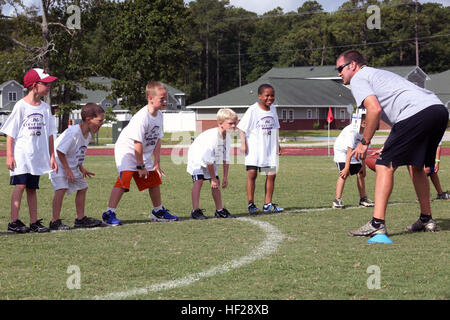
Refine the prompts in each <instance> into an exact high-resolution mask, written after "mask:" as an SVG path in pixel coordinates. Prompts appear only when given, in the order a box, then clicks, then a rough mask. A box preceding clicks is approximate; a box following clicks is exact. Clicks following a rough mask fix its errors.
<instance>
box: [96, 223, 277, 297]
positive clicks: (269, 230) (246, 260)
mask: <svg viewBox="0 0 450 320" xmlns="http://www.w3.org/2000/svg"><path fill="white" fill-rule="evenodd" d="M237 220H239V221H245V222H249V223H252V224H254V225H256V226H257V227H259V228H260V229H261V230H262V231H264V232H265V233H266V235H267V236H266V238H265V239H264V241H263V242H261V243H260V244H259V246H258V247H256V248H255V249H254V250H253V251H252V252H250V254H248V255H246V256H243V257H241V258H238V259H234V260H231V261H229V262H226V263H225V264H222V265H218V266H214V267H212V268H210V269H207V270H204V271H200V272H198V273H193V274H188V275H186V276H184V277H182V278H179V279H176V280H171V281H166V282H162V283H158V284H153V285H150V286H147V287H144V288H134V289H131V290H128V291H119V292H112V293H109V294H107V295H104V296H94V297H93V298H92V299H97V300H117V299H125V298H129V297H132V296H136V295H145V294H148V293H150V292H158V291H163V290H170V289H174V288H178V287H185V286H188V285H190V284H192V283H194V282H196V281H199V280H201V279H204V278H210V277H213V276H216V275H220V274H224V273H227V272H229V271H231V270H233V269H237V268H240V267H243V266H245V265H248V264H250V263H252V262H254V261H256V260H258V259H261V258H262V257H264V256H267V255H270V254H272V253H274V252H275V251H276V250H277V249H278V247H279V245H280V244H281V242H282V241H283V239H284V235H283V234H282V233H281V232H280V231H279V230H278V229H277V228H275V227H274V226H273V225H271V224H270V223H268V222H263V221H258V220H253V219H249V218H238V219H237Z"/></svg>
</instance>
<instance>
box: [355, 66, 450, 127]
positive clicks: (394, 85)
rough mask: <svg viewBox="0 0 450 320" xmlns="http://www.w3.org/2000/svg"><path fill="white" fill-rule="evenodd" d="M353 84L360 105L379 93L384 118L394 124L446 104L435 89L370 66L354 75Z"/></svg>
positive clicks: (357, 102) (378, 97) (382, 117)
mask: <svg viewBox="0 0 450 320" xmlns="http://www.w3.org/2000/svg"><path fill="white" fill-rule="evenodd" d="M350 86H351V90H352V94H353V97H354V98H355V100H356V105H357V106H361V105H362V103H363V101H364V99H365V98H367V97H368V96H370V95H375V96H376V97H377V99H378V102H379V103H380V105H381V108H382V113H381V119H382V120H383V121H384V122H386V123H387V124H389V125H391V126H392V125H394V124H395V123H397V122H399V121H402V120H405V119H407V118H409V117H411V116H413V115H415V114H416V113H418V112H420V111H422V110H423V109H425V108H427V107H429V106H432V105H435V104H442V102H441V100H439V98H438V97H437V96H436V95H435V94H434V93H433V92H431V91H429V90H426V89H423V88H421V87H418V86H416V85H415V84H414V83H412V82H410V81H408V80H406V79H405V78H402V77H401V76H399V75H397V74H395V73H392V72H389V71H385V70H380V69H376V68H371V67H366V66H365V67H363V68H362V69H360V70H359V71H358V72H357V73H356V74H355V75H354V76H353V78H352V79H351V81H350Z"/></svg>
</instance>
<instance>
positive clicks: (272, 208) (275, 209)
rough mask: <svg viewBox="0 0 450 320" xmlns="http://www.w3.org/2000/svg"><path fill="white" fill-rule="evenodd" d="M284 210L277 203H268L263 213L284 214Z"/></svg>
mask: <svg viewBox="0 0 450 320" xmlns="http://www.w3.org/2000/svg"><path fill="white" fill-rule="evenodd" d="M283 210H284V209H283V208H280V207H279V206H278V205H277V204H275V203H268V204H265V205H264V206H263V212H264V213H280V212H282V211H283Z"/></svg>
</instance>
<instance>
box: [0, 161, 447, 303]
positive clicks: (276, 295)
mask: <svg viewBox="0 0 450 320" xmlns="http://www.w3.org/2000/svg"><path fill="white" fill-rule="evenodd" d="M85 167H86V168H87V169H88V170H90V171H93V172H95V173H96V176H95V177H93V178H92V179H90V180H89V181H88V182H89V186H90V187H89V191H88V195H87V205H86V213H87V215H88V216H92V217H96V218H100V217H101V213H102V212H103V211H104V209H105V208H106V205H107V201H108V198H109V194H110V191H111V188H112V185H113V183H114V180H115V177H116V171H115V170H116V169H115V164H114V159H113V157H103V156H90V157H87V159H86V161H85ZM162 168H163V170H165V172H166V175H167V176H166V177H165V178H164V180H163V185H162V195H163V203H164V205H165V206H166V207H167V208H169V209H170V210H171V212H172V213H173V214H176V215H178V216H179V217H180V221H179V222H174V223H156V222H149V219H148V215H149V213H150V210H151V205H150V200H149V197H148V193H147V192H138V191H137V189H136V187H135V186H134V185H133V186H132V190H131V192H130V193H128V194H125V195H124V197H123V199H122V201H121V203H120V205H119V208H118V217H119V218H120V219H122V221H123V223H124V224H123V226H120V227H103V228H97V229H92V230H70V231H65V232H53V233H49V234H25V235H15V234H6V229H7V223H8V222H9V206H10V196H11V190H12V187H11V186H9V184H8V181H9V176H8V171H7V170H6V168H5V167H4V168H3V169H2V170H1V171H0V180H1V181H3V188H2V190H3V192H2V193H1V194H0V199H1V201H0V205H1V210H0V233H1V236H0V257H1V260H0V299H1V300H5V299H21V300H22V299H58V300H59V299H69V300H72V299H93V298H96V297H106V298H108V297H110V298H114V299H116V298H120V297H124V298H126V299H151V300H160V299H163V300H171V299H176V300H185V299H193V300H197V299H201V300H222V299H226V300H229V299H231V300H232V299H238V300H248V299H251V300H253V299H262V300H303V299H314V300H322V299H333V300H334V299H339V300H341V299H342V300H349V299H356V300H365V299H388V300H391V299H442V300H447V299H449V298H450V284H449V283H450V282H449V273H448V258H449V250H448V244H449V241H450V231H449V230H450V201H433V202H432V209H433V216H434V218H435V220H436V221H437V223H438V226H439V227H440V229H441V230H440V231H439V232H436V233H417V234H410V233H406V232H404V231H403V230H404V227H405V226H406V225H408V224H411V223H412V222H414V221H415V220H416V219H417V218H418V216H419V209H418V203H416V196H415V194H414V191H413V187H412V183H411V182H410V179H409V176H408V174H407V172H406V168H399V170H398V171H397V173H396V176H395V186H394V191H393V194H392V196H391V199H390V202H391V203H390V205H389V207H388V214H387V228H388V231H389V233H390V238H391V239H392V240H393V241H394V244H368V243H367V240H368V239H367V238H352V237H349V236H347V232H348V231H349V230H350V229H354V228H357V227H360V226H361V225H362V224H364V223H366V222H367V221H368V220H369V219H370V217H371V213H372V210H371V209H368V208H359V207H358V206H357V204H358V201H359V196H358V192H357V188H356V180H355V177H350V178H349V179H348V180H347V184H346V187H345V191H344V198H343V199H344V203H345V204H346V205H347V206H349V208H347V209H345V210H333V209H331V202H332V200H333V198H334V192H335V182H336V178H337V171H336V168H335V165H334V163H333V161H332V158H331V157H292V156H291V157H282V158H280V170H279V172H278V175H277V180H276V191H275V197H274V202H276V203H278V204H279V205H280V206H282V207H284V208H285V209H286V210H285V212H284V213H282V214H271V215H260V216H256V217H253V216H252V217H250V216H249V215H248V214H247V212H246V196H245V179H246V173H245V169H244V166H243V165H238V164H236V165H232V166H231V169H230V185H229V188H227V189H225V190H223V199H224V203H225V205H226V207H227V208H228V209H229V211H230V212H232V213H234V214H235V215H237V216H238V218H240V219H227V220H219V219H208V220H205V221H194V220H191V219H190V216H189V214H190V210H191V199H190V191H191V186H192V181H191V178H190V176H189V175H188V174H187V173H186V169H185V165H175V164H173V163H172V161H171V158H170V157H168V156H164V157H162ZM439 174H440V178H441V182H442V184H443V187H444V188H448V187H449V185H448V183H449V181H450V157H443V158H442V162H441V171H440V173H439ZM374 178H375V174H374V173H373V172H371V171H370V172H368V176H367V180H366V183H367V190H368V195H369V197H371V198H373V187H374ZM263 192H264V177H263V176H259V177H258V179H257V189H256V200H257V205H259V206H261V205H262V201H263ZM52 193H53V191H52V188H51V184H50V181H49V180H48V179H47V176H42V177H41V182H40V190H39V191H38V199H39V217H40V218H43V219H44V220H43V223H44V224H45V225H48V223H49V221H50V219H51V202H52ZM431 195H432V196H433V197H435V196H436V193H435V191H434V189H433V188H432V193H431ZM201 208H205V209H206V212H205V214H206V215H207V216H209V217H212V216H213V214H214V206H213V201H212V198H211V195H210V188H209V184H205V185H204V189H203V190H202V196H201ZM20 218H21V219H22V221H24V222H25V223H26V224H28V223H29V216H28V208H27V203H26V198H25V197H24V198H23V200H22V209H21V216H20ZM62 218H63V219H64V222H65V223H66V224H69V225H73V219H74V218H75V209H74V195H70V196H66V199H65V202H64V205H63V212H62ZM71 266H76V268H79V273H77V274H75V273H72V271H71V268H72V267H71ZM371 266H376V267H378V268H379V271H380V272H379V280H380V282H379V284H380V287H379V289H377V288H375V289H373V288H372V289H369V288H368V281H369V282H370V279H371V278H370V277H371V276H372V273H368V272H367V270H368V268H369V267H371ZM74 275H79V277H78V278H77V279H78V280H80V281H79V282H74V281H73V280H74V277H73V276H74ZM74 283H75V284H76V283H78V284H79V287H80V288H79V289H73V287H71V286H70V284H72V285H73V284H74ZM68 284H69V285H68ZM70 288H72V289H70ZM139 289H144V290H141V291H139ZM133 290H135V291H133ZM142 293H143V294H142Z"/></svg>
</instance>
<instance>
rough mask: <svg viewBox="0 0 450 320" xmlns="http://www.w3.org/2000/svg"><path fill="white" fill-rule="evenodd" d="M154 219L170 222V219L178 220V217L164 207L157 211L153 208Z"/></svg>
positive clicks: (152, 216)
mask: <svg viewBox="0 0 450 320" xmlns="http://www.w3.org/2000/svg"><path fill="white" fill-rule="evenodd" d="M151 219H152V221H159V222H170V221H178V217H177V216H174V215H172V214H170V212H169V210H167V209H166V208H164V207H162V209H161V210H159V211H158V212H156V211H155V210H152V215H151Z"/></svg>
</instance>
